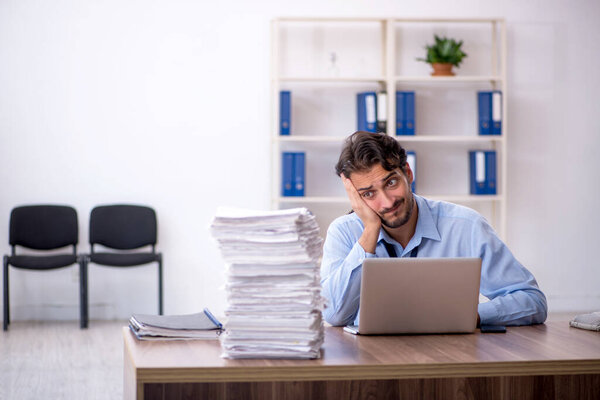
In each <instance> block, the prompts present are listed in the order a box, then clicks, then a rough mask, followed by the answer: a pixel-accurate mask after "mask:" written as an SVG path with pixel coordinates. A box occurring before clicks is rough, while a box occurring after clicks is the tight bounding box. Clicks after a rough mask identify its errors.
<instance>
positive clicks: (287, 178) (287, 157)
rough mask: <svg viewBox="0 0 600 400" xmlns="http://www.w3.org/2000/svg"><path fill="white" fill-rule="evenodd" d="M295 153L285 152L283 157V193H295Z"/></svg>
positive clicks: (289, 194) (283, 194)
mask: <svg viewBox="0 0 600 400" xmlns="http://www.w3.org/2000/svg"><path fill="white" fill-rule="evenodd" d="M293 180H294V153H290V152H284V153H283V154H282V157H281V195H282V196H293V195H294V191H293V189H294V186H293Z"/></svg>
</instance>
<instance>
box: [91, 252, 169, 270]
mask: <svg viewBox="0 0 600 400" xmlns="http://www.w3.org/2000/svg"><path fill="white" fill-rule="evenodd" d="M159 257H160V253H92V254H90V261H91V262H93V263H95V264H100V265H110V266H114V267H131V266H134V265H142V264H148V263H151V262H154V261H158V260H159Z"/></svg>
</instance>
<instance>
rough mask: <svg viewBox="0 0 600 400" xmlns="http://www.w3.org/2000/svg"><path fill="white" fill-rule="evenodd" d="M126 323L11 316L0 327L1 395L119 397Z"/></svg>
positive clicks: (8, 398)
mask: <svg viewBox="0 0 600 400" xmlns="http://www.w3.org/2000/svg"><path fill="white" fill-rule="evenodd" d="M126 325H127V322H126V321H90V327H89V328H88V329H79V322H78V321H73V322H19V321H15V322H11V324H10V327H9V330H8V331H7V332H1V331H0V400H13V399H15V400H16V399H19V400H21V399H98V400H100V399H107V400H108V399H111V400H114V399H122V398H123V337H122V329H121V328H122V327H123V326H126Z"/></svg>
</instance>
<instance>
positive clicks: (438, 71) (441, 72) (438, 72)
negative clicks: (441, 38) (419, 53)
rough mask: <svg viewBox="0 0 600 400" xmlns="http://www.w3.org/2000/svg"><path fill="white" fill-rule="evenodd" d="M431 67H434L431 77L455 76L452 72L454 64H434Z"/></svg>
mask: <svg viewBox="0 0 600 400" xmlns="http://www.w3.org/2000/svg"><path fill="white" fill-rule="evenodd" d="M431 66H432V67H433V72H432V73H431V76H454V72H452V64H449V63H444V64H441V63H433V64H431Z"/></svg>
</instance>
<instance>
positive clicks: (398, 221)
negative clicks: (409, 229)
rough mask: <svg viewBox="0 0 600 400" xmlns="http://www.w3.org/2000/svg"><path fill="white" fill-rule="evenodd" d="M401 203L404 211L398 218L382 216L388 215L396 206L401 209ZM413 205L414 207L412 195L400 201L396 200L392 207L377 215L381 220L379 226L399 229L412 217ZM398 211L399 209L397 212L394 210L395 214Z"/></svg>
mask: <svg viewBox="0 0 600 400" xmlns="http://www.w3.org/2000/svg"><path fill="white" fill-rule="evenodd" d="M402 203H404V204H405V210H404V212H403V213H402V214H400V215H399V216H396V217H395V216H394V215H390V217H389V218H385V217H383V215H385V214H386V213H388V212H389V211H390V210H393V209H395V208H396V207H398V206H400V207H401V206H402ZM414 205H415V201H414V198H413V196H412V193H411V194H410V195H409V196H408V197H403V198H401V199H398V200H396V201H395V202H394V204H393V205H392V207H390V208H387V209H384V210H381V212H380V213H378V214H379V218H380V219H381V224H382V225H384V226H386V227H388V228H392V229H394V228H399V227H401V226H402V225H404V224H406V223H407V222H408V220H409V219H410V217H411V216H412V213H413V209H414ZM399 211H401V209H400V208H399V209H398V210H396V212H399Z"/></svg>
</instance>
